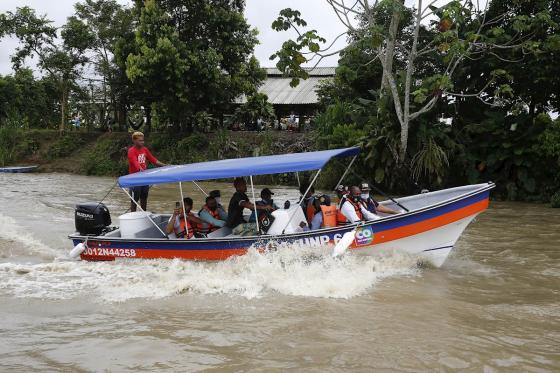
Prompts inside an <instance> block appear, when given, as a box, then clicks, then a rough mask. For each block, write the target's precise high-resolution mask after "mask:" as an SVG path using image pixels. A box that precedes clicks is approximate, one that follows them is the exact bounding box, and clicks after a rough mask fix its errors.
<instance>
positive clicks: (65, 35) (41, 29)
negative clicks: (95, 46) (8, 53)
mask: <svg viewBox="0 0 560 373" xmlns="http://www.w3.org/2000/svg"><path fill="white" fill-rule="evenodd" d="M0 16H1V18H0V25H1V28H0V36H2V37H3V36H5V35H13V36H15V37H16V38H18V39H19V42H20V45H19V47H18V48H17V49H16V53H15V54H14V55H13V56H12V63H13V67H14V69H15V70H18V69H20V68H22V67H23V65H24V63H25V61H26V59H28V58H30V57H32V56H35V57H36V58H37V66H38V68H39V69H40V70H41V71H42V72H44V73H46V74H48V76H49V78H50V79H51V80H52V81H54V82H56V84H57V87H58V89H59V93H60V97H59V104H60V125H59V130H60V132H61V133H62V132H63V131H64V127H65V122H66V118H67V105H68V97H69V94H70V92H71V90H72V89H73V88H74V87H75V86H76V79H77V78H78V77H79V76H80V74H81V69H82V68H83V67H84V65H85V64H86V62H87V61H88V58H87V56H86V55H85V54H84V52H85V50H87V48H88V47H89V45H90V44H91V40H92V36H91V34H90V32H89V30H88V28H87V27H86V25H85V24H84V23H83V22H81V21H80V20H78V19H77V18H75V17H69V18H68V20H67V22H66V24H65V25H64V26H63V27H62V28H61V29H60V37H61V39H62V41H59V40H58V38H57V32H58V29H57V28H56V27H54V26H52V21H50V20H48V19H47V18H46V17H45V16H37V15H36V14H35V11H34V10H33V9H31V8H29V7H23V8H17V10H16V12H15V13H13V12H7V13H5V14H2V15H0Z"/></svg>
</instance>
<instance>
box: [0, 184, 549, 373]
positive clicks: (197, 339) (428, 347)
mask: <svg viewBox="0 0 560 373" xmlns="http://www.w3.org/2000/svg"><path fill="white" fill-rule="evenodd" d="M113 183H114V180H113V179H110V178H95V177H84V176H76V175H66V174H21V175H17V174H16V175H9V174H0V371H2V372H5V371H9V372H35V371H37V372H39V371H40V372H46V371H72V372H90V371H94V372H106V371H109V372H128V371H134V372H142V371H150V372H151V371H162V372H178V371H180V372H195V371H217V372H218V371H224V372H231V371H245V372H247V371H265V372H274V371H288V370H292V371H306V372H339V371H357V372H371V371H387V372H395V371H399V372H418V371H453V370H462V369H464V370H467V371H475V372H502V371H503V372H511V371H529V372H554V371H556V372H557V371H560V210H558V209H556V210H555V209H551V208H549V207H548V206H546V205H537V204H525V203H504V202H492V203H491V208H490V209H489V210H488V211H486V212H485V213H484V214H482V215H480V216H479V217H478V218H477V219H476V220H475V221H474V222H473V223H472V224H471V225H470V226H469V227H468V228H467V230H466V231H465V233H464V235H463V237H462V238H461V239H460V241H459V243H458V245H457V246H456V248H455V250H454V251H453V252H452V254H451V256H450V258H449V259H448V261H447V262H446V264H445V265H444V266H443V267H442V268H440V269H434V268H423V267H418V266H417V264H416V263H417V258H414V257H410V256H405V255H400V254H393V255H383V256H378V257H367V258H366V257H355V256H352V255H346V256H345V257H344V258H343V259H342V260H334V259H331V258H330V257H329V255H327V254H328V253H325V255H318V254H316V253H317V250H314V248H310V247H293V248H290V249H289V250H285V251H282V252H276V253H269V254H258V253H254V252H251V253H249V254H248V255H246V256H243V257H239V258H235V259H231V260H228V261H225V262H221V263H200V262H198V263H193V262H183V261H164V260H162V261H140V260H136V261H125V260H123V261H117V262H113V263H88V262H81V261H72V260H69V259H68V258H67V254H68V252H69V251H70V250H71V248H72V246H71V243H70V242H69V240H67V238H66V235H67V234H68V233H69V232H70V231H72V230H73V224H74V222H73V208H74V205H75V204H76V203H78V202H82V201H88V200H98V199H100V198H101V197H103V195H105V193H106V192H107V190H108V189H109V188H110V187H111V186H112V185H113ZM201 186H202V187H203V188H205V189H207V190H209V189H215V188H219V189H221V190H222V194H223V197H222V198H223V199H224V200H227V197H228V195H230V194H231V191H230V189H231V188H230V186H229V185H228V184H212V183H202V184H201ZM187 188H188V191H187V194H189V195H191V196H192V197H193V198H194V199H195V202H196V204H197V205H198V206H200V201H201V200H202V195H201V194H200V193H199V192H198V191H197V189H196V188H195V187H194V186H193V185H191V184H189V185H188V187H187ZM274 191H275V192H277V194H276V195H275V197H276V200H278V201H280V202H283V201H284V200H285V199H291V200H295V199H296V198H297V193H296V192H295V191H294V190H292V189H289V188H285V187H278V188H274ZM178 199H179V196H178V190H176V189H175V187H173V186H169V187H167V186H166V187H158V188H155V189H154V190H152V192H151V195H150V201H149V207H150V209H151V210H154V211H158V212H162V211H171V210H172V209H173V207H174V204H175V201H176V200H178ZM108 206H109V209H110V210H111V213H112V217H113V220H114V221H115V222H116V221H117V217H118V215H119V214H120V213H122V212H124V211H125V210H126V209H127V208H128V206H127V201H126V198H125V197H124V194H123V193H122V192H120V193H119V191H118V190H116V191H114V192H113V193H111V195H110V196H109V202H108ZM315 249H316V248H315ZM309 252H314V253H315V254H314V255H307V254H306V253H309ZM302 253H303V255H302Z"/></svg>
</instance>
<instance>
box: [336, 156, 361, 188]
mask: <svg viewBox="0 0 560 373" xmlns="http://www.w3.org/2000/svg"><path fill="white" fill-rule="evenodd" d="M356 158H358V156H357V155H355V156H354V158H352V160H351V161H350V163H349V164H348V167H346V170H344V173H343V174H342V176H341V177H340V180H338V183H336V185H335V186H334V188H333V190H336V188H337V187H338V186H339V185H340V183H342V180H344V178H345V177H346V175H347V174H348V171H350V168H351V167H352V165H353V164H354V161H355V160H356Z"/></svg>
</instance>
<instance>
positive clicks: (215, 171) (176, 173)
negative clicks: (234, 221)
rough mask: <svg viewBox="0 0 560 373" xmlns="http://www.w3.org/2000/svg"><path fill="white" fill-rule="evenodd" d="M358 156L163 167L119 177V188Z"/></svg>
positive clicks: (312, 165) (276, 170)
mask: <svg viewBox="0 0 560 373" xmlns="http://www.w3.org/2000/svg"><path fill="white" fill-rule="evenodd" d="M359 153H360V148H356V147H354V148H345V149H333V150H321V151H317V152H306V153H292V154H280V155H268V156H262V157H248V158H236V159H224V160H221V161H213V162H201V163H192V164H185V165H177V166H166V167H159V168H152V169H149V170H146V171H143V172H137V173H134V174H130V175H126V176H121V177H120V178H119V185H120V186H121V187H122V188H128V187H134V186H140V185H154V184H166V183H178V182H180V181H199V180H213V179H226V178H230V177H238V176H249V175H253V176H254V175H271V174H280V173H284V172H298V171H310V170H318V169H321V168H323V167H324V166H325V164H326V163H327V162H328V161H329V160H330V159H331V158H333V157H351V156H355V155H358V154H359Z"/></svg>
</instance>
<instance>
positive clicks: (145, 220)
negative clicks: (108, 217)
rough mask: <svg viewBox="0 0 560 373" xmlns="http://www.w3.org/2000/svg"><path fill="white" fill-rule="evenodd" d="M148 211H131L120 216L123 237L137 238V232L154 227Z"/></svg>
mask: <svg viewBox="0 0 560 373" xmlns="http://www.w3.org/2000/svg"><path fill="white" fill-rule="evenodd" d="M149 215H150V213H149V212H146V211H135V212H129V213H126V214H123V215H121V216H119V227H120V230H121V237H124V238H135V237H136V233H138V232H141V231H143V230H146V229H148V228H152V227H154V224H153V223H152V222H151V221H150V218H149Z"/></svg>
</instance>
